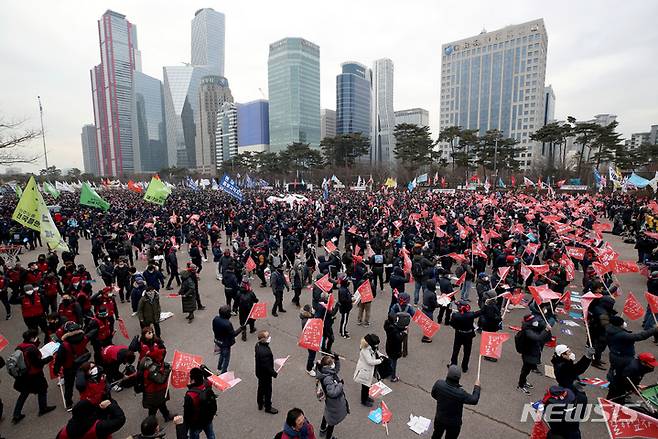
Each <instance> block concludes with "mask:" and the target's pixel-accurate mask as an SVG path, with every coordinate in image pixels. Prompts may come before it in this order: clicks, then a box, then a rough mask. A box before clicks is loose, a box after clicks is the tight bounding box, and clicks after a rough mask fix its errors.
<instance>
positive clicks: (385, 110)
mask: <svg viewBox="0 0 658 439" xmlns="http://www.w3.org/2000/svg"><path fill="white" fill-rule="evenodd" d="M393 73H394V69H393V61H392V60H390V59H388V58H382V59H378V60H375V62H374V63H373V65H372V134H371V136H370V163H371V164H373V165H374V164H379V163H382V164H387V163H390V162H391V161H392V160H393V159H394V155H393V148H395V137H394V136H393V130H394V129H395V110H394V109H393V108H394V107H393Z"/></svg>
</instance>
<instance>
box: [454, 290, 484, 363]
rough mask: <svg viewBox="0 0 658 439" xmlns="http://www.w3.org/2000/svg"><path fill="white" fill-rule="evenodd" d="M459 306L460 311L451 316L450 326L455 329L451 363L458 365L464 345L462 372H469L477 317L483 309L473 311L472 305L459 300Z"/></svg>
mask: <svg viewBox="0 0 658 439" xmlns="http://www.w3.org/2000/svg"><path fill="white" fill-rule="evenodd" d="M457 307H458V308H457V309H458V311H459V312H458V313H457V314H453V315H452V317H451V318H450V326H452V327H453V328H454V330H455V339H454V341H453V344H452V357H450V365H457V360H458V359H459V351H460V350H461V348H462V346H463V347H464V357H463V358H462V372H464V373H466V372H468V362H469V360H470V359H471V348H472V347H473V338H474V337H475V329H474V323H475V319H477V318H478V317H480V315H481V314H482V311H475V312H473V311H471V305H469V304H468V302H465V301H460V302H458V303H457Z"/></svg>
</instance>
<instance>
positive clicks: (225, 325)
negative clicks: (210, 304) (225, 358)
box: [212, 316, 242, 348]
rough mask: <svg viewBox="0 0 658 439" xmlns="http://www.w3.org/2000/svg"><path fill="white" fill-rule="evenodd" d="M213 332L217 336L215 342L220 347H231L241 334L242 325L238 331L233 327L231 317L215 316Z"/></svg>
mask: <svg viewBox="0 0 658 439" xmlns="http://www.w3.org/2000/svg"><path fill="white" fill-rule="evenodd" d="M212 332H213V335H214V336H215V343H217V344H218V345H219V346H220V347H223V348H230V347H231V346H233V345H234V344H235V337H236V336H238V335H240V333H241V332H242V328H241V327H240V328H238V330H237V331H236V330H234V329H233V324H232V323H231V321H230V320H229V319H225V318H223V317H221V316H215V318H214V319H212Z"/></svg>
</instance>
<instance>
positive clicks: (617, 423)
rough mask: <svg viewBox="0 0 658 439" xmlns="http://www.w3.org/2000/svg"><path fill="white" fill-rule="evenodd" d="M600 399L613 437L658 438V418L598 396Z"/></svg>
mask: <svg viewBox="0 0 658 439" xmlns="http://www.w3.org/2000/svg"><path fill="white" fill-rule="evenodd" d="M598 401H599V405H600V406H601V409H602V410H603V413H604V414H605V416H604V417H605V422H606V427H608V433H610V438H611V439H623V438H645V439H658V419H656V418H652V417H651V416H647V415H645V414H644V413H640V412H637V411H635V410H633V409H630V408H628V407H624V406H622V405H619V404H616V403H614V402H612V401H608V400H607V399H603V398H598Z"/></svg>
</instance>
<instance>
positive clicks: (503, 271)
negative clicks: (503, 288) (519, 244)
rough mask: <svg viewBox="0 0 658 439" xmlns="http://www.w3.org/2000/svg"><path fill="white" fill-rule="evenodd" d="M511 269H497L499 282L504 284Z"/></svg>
mask: <svg viewBox="0 0 658 439" xmlns="http://www.w3.org/2000/svg"><path fill="white" fill-rule="evenodd" d="M511 269H512V267H498V276H499V277H500V282H501V283H502V282H505V278H507V275H508V274H509V271H510V270H511Z"/></svg>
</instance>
